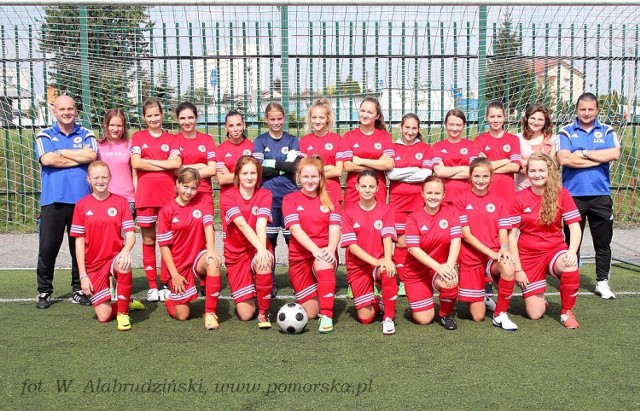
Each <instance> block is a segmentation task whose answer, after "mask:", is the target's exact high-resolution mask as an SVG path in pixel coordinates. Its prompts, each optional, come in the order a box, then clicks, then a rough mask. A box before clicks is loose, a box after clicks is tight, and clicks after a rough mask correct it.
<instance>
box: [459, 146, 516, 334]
mask: <svg viewBox="0 0 640 411" xmlns="http://www.w3.org/2000/svg"><path fill="white" fill-rule="evenodd" d="M469 175H471V190H469V191H468V192H466V193H464V194H462V195H461V196H460V197H458V198H456V199H455V201H454V205H455V207H456V208H457V210H458V213H459V214H460V222H461V224H462V236H463V238H464V241H463V242H462V248H461V250H460V259H459V261H460V273H459V274H460V286H459V295H460V301H464V302H466V303H468V304H469V311H470V312H471V317H472V318H473V320H474V321H482V320H483V319H484V315H485V313H486V309H485V303H484V300H485V291H484V287H485V275H486V276H487V277H490V278H491V279H492V280H493V281H494V282H495V283H496V284H497V285H498V302H497V304H496V308H495V310H494V314H493V325H495V326H496V327H501V328H502V329H504V330H507V331H515V330H517V329H518V327H517V326H516V325H515V324H514V323H513V322H512V321H511V320H510V319H509V317H508V315H507V311H508V309H509V303H510V301H511V295H512V294H513V284H514V271H515V266H514V259H513V256H512V255H511V253H510V252H509V233H508V230H509V229H511V219H510V215H509V208H508V207H507V204H506V203H505V202H504V200H503V199H502V198H501V197H500V196H499V195H497V194H495V193H493V192H491V191H489V185H490V184H491V176H492V172H491V162H490V161H489V160H487V159H486V158H484V157H478V158H476V159H474V160H473V161H472V162H471V165H470V166H469Z"/></svg>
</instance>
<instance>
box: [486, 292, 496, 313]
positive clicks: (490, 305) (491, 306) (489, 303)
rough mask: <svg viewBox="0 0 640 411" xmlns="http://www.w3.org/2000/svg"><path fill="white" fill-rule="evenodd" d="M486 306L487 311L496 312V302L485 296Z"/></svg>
mask: <svg viewBox="0 0 640 411" xmlns="http://www.w3.org/2000/svg"><path fill="white" fill-rule="evenodd" d="M484 306H485V307H487V311H491V312H495V311H496V302H495V301H493V300H492V299H491V298H489V297H487V296H486V295H485V296H484Z"/></svg>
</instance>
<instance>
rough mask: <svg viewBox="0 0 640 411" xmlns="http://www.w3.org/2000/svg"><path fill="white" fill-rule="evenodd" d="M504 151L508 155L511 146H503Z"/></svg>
mask: <svg viewBox="0 0 640 411" xmlns="http://www.w3.org/2000/svg"><path fill="white" fill-rule="evenodd" d="M502 149H503V150H504V152H505V153H508V152H510V151H511V146H510V145H509V144H505V145H504V146H502Z"/></svg>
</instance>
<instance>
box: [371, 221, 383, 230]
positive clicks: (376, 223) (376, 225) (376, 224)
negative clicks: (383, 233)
mask: <svg viewBox="0 0 640 411" xmlns="http://www.w3.org/2000/svg"><path fill="white" fill-rule="evenodd" d="M373 228H375V229H376V230H382V220H376V221H374V223H373Z"/></svg>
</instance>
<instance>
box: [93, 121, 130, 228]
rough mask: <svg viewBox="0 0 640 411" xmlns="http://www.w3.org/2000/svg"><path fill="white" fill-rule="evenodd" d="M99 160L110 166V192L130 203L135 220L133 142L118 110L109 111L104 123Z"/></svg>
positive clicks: (99, 144)
mask: <svg viewBox="0 0 640 411" xmlns="http://www.w3.org/2000/svg"><path fill="white" fill-rule="evenodd" d="M98 160H102V161H104V162H105V163H107V164H108V165H109V170H110V171H111V176H112V177H111V182H110V183H109V192H110V193H112V194H117V195H119V196H122V197H124V198H125V199H126V200H127V201H128V202H129V208H130V209H131V214H132V215H133V218H134V219H135V217H136V214H135V212H136V208H135V195H136V191H135V185H134V183H135V182H136V178H135V170H133V169H132V168H131V141H129V133H128V131H127V119H126V116H125V114H124V112H123V111H122V110H120V109H118V108H114V109H111V110H109V111H107V113H106V114H105V116H104V121H103V123H102V136H101V137H100V139H99V140H98Z"/></svg>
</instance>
